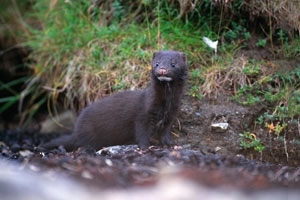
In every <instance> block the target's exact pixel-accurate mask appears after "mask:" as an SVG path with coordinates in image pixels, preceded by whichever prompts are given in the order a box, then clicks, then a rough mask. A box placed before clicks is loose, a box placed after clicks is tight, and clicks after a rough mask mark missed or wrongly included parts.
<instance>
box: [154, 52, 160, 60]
mask: <svg viewBox="0 0 300 200" xmlns="http://www.w3.org/2000/svg"><path fill="white" fill-rule="evenodd" d="M158 54H159V51H155V52H154V53H153V56H152V60H154V58H155V57H156V56H157V55H158Z"/></svg>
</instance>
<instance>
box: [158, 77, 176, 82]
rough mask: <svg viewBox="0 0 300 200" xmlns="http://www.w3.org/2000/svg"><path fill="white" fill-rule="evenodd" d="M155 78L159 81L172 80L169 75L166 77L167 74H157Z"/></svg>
mask: <svg viewBox="0 0 300 200" xmlns="http://www.w3.org/2000/svg"><path fill="white" fill-rule="evenodd" d="M157 79H158V80H160V81H172V80H173V79H172V78H171V77H167V76H158V77H157Z"/></svg>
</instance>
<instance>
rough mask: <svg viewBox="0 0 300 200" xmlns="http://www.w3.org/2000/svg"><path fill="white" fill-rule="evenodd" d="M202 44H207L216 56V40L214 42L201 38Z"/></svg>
mask: <svg viewBox="0 0 300 200" xmlns="http://www.w3.org/2000/svg"><path fill="white" fill-rule="evenodd" d="M202 39H203V42H205V44H207V45H208V46H209V47H210V48H212V49H214V50H215V54H216V55H217V48H218V42H219V41H218V40H216V41H212V40H211V39H209V38H208V37H203V38H202Z"/></svg>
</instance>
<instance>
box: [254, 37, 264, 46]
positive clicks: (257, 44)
mask: <svg viewBox="0 0 300 200" xmlns="http://www.w3.org/2000/svg"><path fill="white" fill-rule="evenodd" d="M266 45H267V40H266V39H259V40H258V42H257V43H256V44H255V46H257V47H265V46H266Z"/></svg>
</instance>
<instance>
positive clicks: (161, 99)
mask: <svg viewBox="0 0 300 200" xmlns="http://www.w3.org/2000/svg"><path fill="white" fill-rule="evenodd" d="M183 87H184V80H176V81H159V80H158V79H156V78H155V77H154V78H152V80H151V86H150V88H149V89H150V90H151V92H150V93H151V96H152V100H153V103H155V104H159V103H166V104H169V105H170V106H174V105H177V104H178V103H179V99H180V97H181V95H182V92H183Z"/></svg>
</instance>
